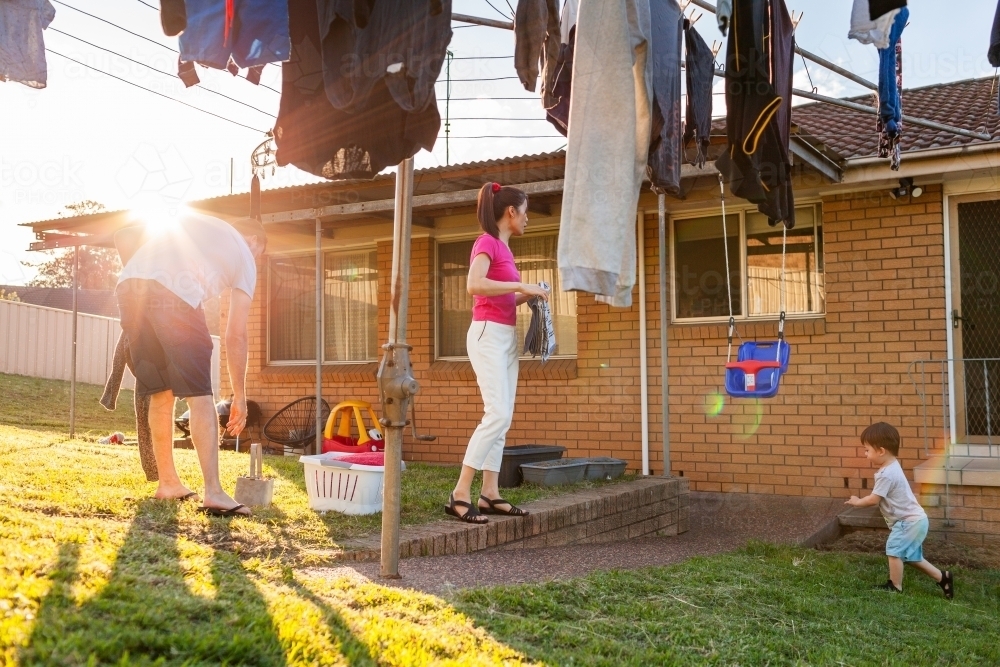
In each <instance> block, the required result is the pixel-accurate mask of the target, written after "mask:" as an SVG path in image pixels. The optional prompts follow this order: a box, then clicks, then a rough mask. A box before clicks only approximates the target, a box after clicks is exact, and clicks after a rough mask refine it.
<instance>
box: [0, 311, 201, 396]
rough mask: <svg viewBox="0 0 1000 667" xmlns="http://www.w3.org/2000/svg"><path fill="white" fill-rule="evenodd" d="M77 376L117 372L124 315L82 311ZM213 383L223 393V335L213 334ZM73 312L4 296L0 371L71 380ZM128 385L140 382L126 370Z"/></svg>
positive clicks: (94, 380)
mask: <svg viewBox="0 0 1000 667" xmlns="http://www.w3.org/2000/svg"><path fill="white" fill-rule="evenodd" d="M77 317H78V318H79V320H78V321H77V367H76V380H77V382H83V383H86V384H98V385H103V384H104V381H105V380H107V378H108V374H109V373H110V372H111V365H112V361H113V360H114V354H115V344H116V343H117V342H118V335H119V334H120V333H121V326H120V325H119V323H118V320H116V319H113V318H110V317H99V316H97V315H85V314H79V315H78V316H77ZM212 343H213V346H214V349H213V351H212V388H213V389H214V390H215V394H216V396H218V394H219V359H220V357H219V337H218V336H212ZM72 344H73V313H72V312H70V311H66V310H57V309H55V308H46V307H44V306H36V305H34V304H30V303H19V302H16V301H0V373H10V374H13V375H27V376H30V377H40V378H49V379H53V380H69V379H70V359H71V354H72V349H71V348H72ZM122 386H123V387H125V388H127V389H131V388H133V387H134V386H135V379H134V378H133V377H132V374H131V373H130V372H129V371H128V369H126V370H125V382H124V383H123V384H122Z"/></svg>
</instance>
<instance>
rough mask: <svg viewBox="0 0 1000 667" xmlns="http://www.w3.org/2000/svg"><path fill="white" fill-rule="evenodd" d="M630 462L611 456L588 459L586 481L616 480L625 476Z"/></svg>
mask: <svg viewBox="0 0 1000 667" xmlns="http://www.w3.org/2000/svg"><path fill="white" fill-rule="evenodd" d="M626 467H628V461H623V460H621V459H615V458H611V457H610V456H593V457H591V458H589V459H587V472H586V473H585V475H584V478H585V479H588V480H594V479H615V478H616V477H621V476H622V475H624V474H625V468H626Z"/></svg>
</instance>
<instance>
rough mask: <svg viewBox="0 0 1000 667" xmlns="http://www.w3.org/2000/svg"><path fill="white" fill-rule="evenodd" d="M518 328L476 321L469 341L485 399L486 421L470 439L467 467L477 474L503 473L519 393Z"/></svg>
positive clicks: (480, 387)
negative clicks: (480, 471)
mask: <svg viewBox="0 0 1000 667" xmlns="http://www.w3.org/2000/svg"><path fill="white" fill-rule="evenodd" d="M517 342H518V341H517V327H515V326H511V325H509V324H498V323H496V322H480V321H475V320H473V322H472V325H471V326H469V333H468V334H467V335H466V338H465V345H466V349H467V350H468V351H469V361H471V362H472V369H473V370H474V371H475V372H476V382H477V383H478V384H479V392H480V393H481V394H482V396H483V406H484V414H483V420H482V421H481V422H480V423H479V426H477V427H476V431H475V433H473V434H472V437H471V438H470V439H469V447H468V449H466V451H465V460H464V461H463V463H464V464H465V465H467V466H469V467H470V468H475V469H476V470H490V471H492V472H500V462H501V461H502V460H503V448H504V444H505V443H506V442H507V430H508V429H509V428H510V423H511V420H512V419H513V418H514V395H515V394H516V393H517V371H518V365H519V360H518V344H517Z"/></svg>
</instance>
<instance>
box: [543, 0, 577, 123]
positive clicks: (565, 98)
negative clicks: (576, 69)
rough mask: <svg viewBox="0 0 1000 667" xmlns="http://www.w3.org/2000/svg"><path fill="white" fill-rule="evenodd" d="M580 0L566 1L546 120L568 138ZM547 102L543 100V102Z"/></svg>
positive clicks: (560, 22) (560, 23)
mask: <svg viewBox="0 0 1000 667" xmlns="http://www.w3.org/2000/svg"><path fill="white" fill-rule="evenodd" d="M579 8H580V0H566V4H564V5H563V10H562V16H561V17H559V40H560V44H559V57H558V62H557V67H556V71H555V75H554V79H553V83H552V88H551V90H552V100H551V104H549V105H547V106H546V107H545V120H547V121H549V123H551V124H552V127H554V128H556V130H557V131H558V132H559V134H561V135H563V136H564V137H565V136H566V134H567V132H568V131H569V130H568V128H569V101H570V96H571V94H572V92H573V51H574V49H575V47H576V15H577V12H578V11H579ZM544 101H545V100H544V99H543V102H544Z"/></svg>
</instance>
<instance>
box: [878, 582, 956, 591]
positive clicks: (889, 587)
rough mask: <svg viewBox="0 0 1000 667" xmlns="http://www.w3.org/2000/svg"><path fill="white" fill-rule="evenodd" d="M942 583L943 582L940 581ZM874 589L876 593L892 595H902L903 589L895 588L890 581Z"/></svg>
mask: <svg viewBox="0 0 1000 667" xmlns="http://www.w3.org/2000/svg"><path fill="white" fill-rule="evenodd" d="M942 581H944V580H943V579H942ZM939 585H940V584H939ZM874 588H875V590H877V591H891V592H893V593H902V592H903V589H901V588H896V584H894V583H892V579H887V580H886V582H885V583H884V584H879V585H878V586H874Z"/></svg>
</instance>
